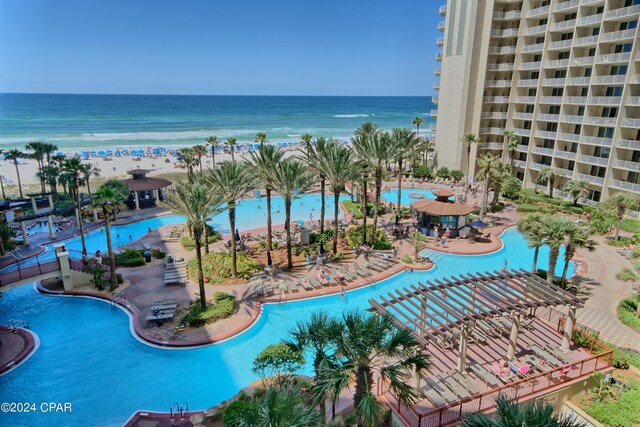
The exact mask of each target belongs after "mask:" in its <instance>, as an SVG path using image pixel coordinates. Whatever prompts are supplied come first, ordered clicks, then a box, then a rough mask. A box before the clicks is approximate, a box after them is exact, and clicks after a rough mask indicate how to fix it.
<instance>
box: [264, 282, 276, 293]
mask: <svg viewBox="0 0 640 427" xmlns="http://www.w3.org/2000/svg"><path fill="white" fill-rule="evenodd" d="M262 289H264V293H265V295H271V294H273V285H272V284H271V282H262Z"/></svg>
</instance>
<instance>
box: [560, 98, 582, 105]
mask: <svg viewBox="0 0 640 427" xmlns="http://www.w3.org/2000/svg"><path fill="white" fill-rule="evenodd" d="M564 102H565V103H567V104H578V105H584V103H585V102H587V97H586V96H565V97H564Z"/></svg>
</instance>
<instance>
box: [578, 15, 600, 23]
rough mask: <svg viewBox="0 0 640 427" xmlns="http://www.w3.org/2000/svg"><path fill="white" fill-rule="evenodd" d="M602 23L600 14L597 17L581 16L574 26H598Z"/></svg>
mask: <svg viewBox="0 0 640 427" xmlns="http://www.w3.org/2000/svg"><path fill="white" fill-rule="evenodd" d="M600 21H602V13H599V14H597V15H589V16H582V17H580V18H578V19H577V22H576V26H580V25H593V24H599V23H600Z"/></svg>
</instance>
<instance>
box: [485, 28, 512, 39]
mask: <svg viewBox="0 0 640 427" xmlns="http://www.w3.org/2000/svg"><path fill="white" fill-rule="evenodd" d="M491 37H518V28H506V29H504V30H491Z"/></svg>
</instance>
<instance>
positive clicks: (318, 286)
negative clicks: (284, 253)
mask: <svg viewBox="0 0 640 427" xmlns="http://www.w3.org/2000/svg"><path fill="white" fill-rule="evenodd" d="M308 280H309V283H311V285H312V286H313V287H314V288H316V289H322V283H320V282H319V281H318V279H316V278H314V277H309V278H308Z"/></svg>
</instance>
